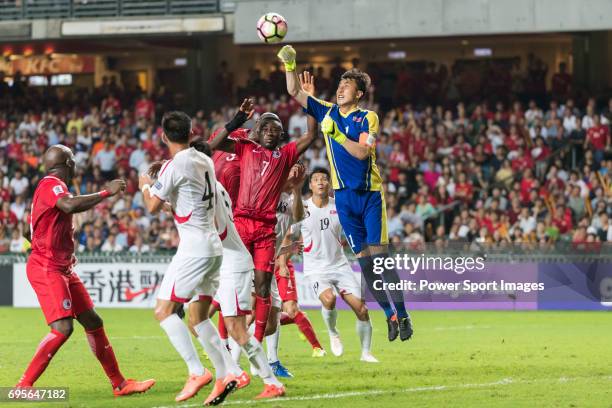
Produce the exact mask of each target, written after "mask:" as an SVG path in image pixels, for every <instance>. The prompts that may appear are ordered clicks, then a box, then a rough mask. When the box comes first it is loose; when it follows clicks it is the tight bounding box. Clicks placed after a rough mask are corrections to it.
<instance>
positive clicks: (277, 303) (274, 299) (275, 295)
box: [251, 274, 283, 309]
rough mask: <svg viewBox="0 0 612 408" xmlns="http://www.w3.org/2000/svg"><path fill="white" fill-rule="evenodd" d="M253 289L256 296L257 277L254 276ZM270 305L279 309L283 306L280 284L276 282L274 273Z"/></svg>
mask: <svg viewBox="0 0 612 408" xmlns="http://www.w3.org/2000/svg"><path fill="white" fill-rule="evenodd" d="M251 291H252V292H253V296H255V277H253V283H252V285H251ZM270 306H272V307H275V308H277V309H280V308H281V307H282V306H283V301H282V299H281V297H280V293H279V292H278V285H277V284H276V279H275V278H274V274H272V282H271V283H270Z"/></svg>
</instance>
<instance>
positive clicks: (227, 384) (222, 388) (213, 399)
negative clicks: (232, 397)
mask: <svg viewBox="0 0 612 408" xmlns="http://www.w3.org/2000/svg"><path fill="white" fill-rule="evenodd" d="M237 385H238V381H237V380H236V376H235V375H233V374H229V375H228V376H226V377H225V378H224V379H222V380H221V379H218V380H217V381H215V386H214V387H213V390H212V391H211V392H210V395H209V396H208V398H206V401H204V405H207V406H208V405H219V404H221V403H222V402H223V401H225V398H226V397H227V396H228V395H229V394H230V393H231V392H232V391H234V390H235V389H236V386H237Z"/></svg>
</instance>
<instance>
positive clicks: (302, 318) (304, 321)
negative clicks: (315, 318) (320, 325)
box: [293, 311, 323, 348]
mask: <svg viewBox="0 0 612 408" xmlns="http://www.w3.org/2000/svg"><path fill="white" fill-rule="evenodd" d="M293 320H295V324H297V327H298V328H299V329H300V331H301V332H302V334H303V335H304V336H306V338H307V339H308V342H309V343H310V345H311V346H312V348H315V347H317V348H323V347H321V343H319V340H318V339H317V335H316V333H315V331H314V329H313V328H312V324H310V320H308V317H306V315H305V314H304V313H303V312H302V311H299V312H297V314H296V315H295V318H294V319H293Z"/></svg>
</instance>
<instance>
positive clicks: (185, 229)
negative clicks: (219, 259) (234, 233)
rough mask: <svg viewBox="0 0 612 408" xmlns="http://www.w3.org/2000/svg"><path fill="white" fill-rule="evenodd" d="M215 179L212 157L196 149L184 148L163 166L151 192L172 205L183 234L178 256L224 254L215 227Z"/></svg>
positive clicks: (179, 229)
mask: <svg viewBox="0 0 612 408" xmlns="http://www.w3.org/2000/svg"><path fill="white" fill-rule="evenodd" d="M216 182H217V179H216V177H215V168H214V163H213V161H212V159H211V158H210V157H208V156H206V155H205V154H204V153H201V152H199V151H197V150H196V149H194V148H189V149H185V150H181V151H180V152H178V153H177V154H176V155H175V156H174V158H173V159H172V160H168V161H167V162H166V163H165V164H164V165H163V166H162V168H161V169H160V171H159V176H158V178H157V181H156V182H155V184H154V185H153V187H151V194H152V195H155V196H157V197H158V198H159V199H160V200H162V201H167V202H169V203H170V205H171V206H172V213H173V215H174V221H175V224H176V229H177V230H178V233H179V237H180V242H179V245H178V249H177V251H176V254H177V255H181V256H185V257H214V256H220V255H222V254H223V247H222V246H221V240H220V239H219V234H218V233H217V229H216V228H215V184H216Z"/></svg>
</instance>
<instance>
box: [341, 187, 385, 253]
mask: <svg viewBox="0 0 612 408" xmlns="http://www.w3.org/2000/svg"><path fill="white" fill-rule="evenodd" d="M335 198H336V209H337V210H338V218H339V219H340V224H342V229H344V234H345V235H346V239H347V240H348V242H349V245H350V246H351V249H352V250H353V252H354V253H355V254H358V253H359V252H361V251H362V250H363V247H364V246H367V245H386V244H388V243H389V235H388V233H387V207H386V204H385V196H384V193H383V192H382V191H366V190H352V189H349V188H343V189H341V190H336V196H335Z"/></svg>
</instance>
